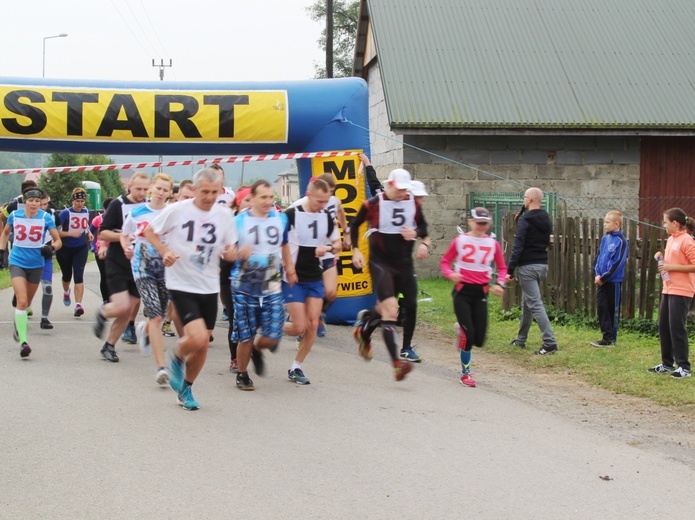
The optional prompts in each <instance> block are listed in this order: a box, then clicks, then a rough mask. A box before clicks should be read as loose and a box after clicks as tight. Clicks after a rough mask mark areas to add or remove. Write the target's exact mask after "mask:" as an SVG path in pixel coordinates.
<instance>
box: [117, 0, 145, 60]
mask: <svg viewBox="0 0 695 520" xmlns="http://www.w3.org/2000/svg"><path fill="white" fill-rule="evenodd" d="M110 2H111V5H113V8H114V9H115V10H116V12H117V13H118V16H120V17H121V20H123V23H124V24H125V25H126V27H127V28H128V30H129V31H130V34H132V35H133V38H135V41H136V42H138V45H140V47H141V48H142V50H143V51H144V52H145V54H146V55H148V56H149V55H150V51H148V50H147V49H146V48H145V46H144V45H143V44H142V42H141V41H140V38H138V36H137V35H136V34H135V32H134V31H133V29H132V27H130V24H129V23H128V20H126V19H125V17H124V16H123V14H122V13H121V11H120V9H118V6H117V5H116V4H115V3H114V1H113V0H110ZM150 45H151V44H150Z"/></svg>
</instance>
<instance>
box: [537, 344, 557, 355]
mask: <svg viewBox="0 0 695 520" xmlns="http://www.w3.org/2000/svg"><path fill="white" fill-rule="evenodd" d="M555 352H557V347H547V346H545V345H543V346H542V347H541V348H540V349H539V350H536V351H535V352H534V354H537V355H539V356H547V355H550V354H555Z"/></svg>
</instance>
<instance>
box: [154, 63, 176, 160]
mask: <svg viewBox="0 0 695 520" xmlns="http://www.w3.org/2000/svg"><path fill="white" fill-rule="evenodd" d="M172 65H173V63H172V61H171V58H169V65H167V64H165V63H164V59H163V58H160V61H159V65H157V64H155V62H154V58H152V66H153V67H159V81H164V69H165V68H167V67H171V66H172ZM159 162H160V163H161V162H162V156H161V155H160V156H159ZM159 172H160V173H161V172H162V165H161V164H160V165H159Z"/></svg>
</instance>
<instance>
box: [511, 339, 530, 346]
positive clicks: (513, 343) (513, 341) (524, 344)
mask: <svg viewBox="0 0 695 520" xmlns="http://www.w3.org/2000/svg"><path fill="white" fill-rule="evenodd" d="M509 344H510V345H512V346H514V347H519V348H526V343H523V342H521V341H519V340H518V339H513V340H511V341H510V342H509Z"/></svg>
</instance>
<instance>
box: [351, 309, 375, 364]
mask: <svg viewBox="0 0 695 520" xmlns="http://www.w3.org/2000/svg"><path fill="white" fill-rule="evenodd" d="M367 312H369V311H368V310H367V309H363V310H361V311H360V312H359V313H357V321H356V322H355V330H354V332H353V333H352V336H353V337H354V338H355V341H356V342H357V344H358V345H359V353H360V356H362V357H363V358H364V359H366V360H367V361H371V359H372V342H371V341H370V340H368V339H365V338H364V327H365V325H366V323H365V322H364V318H365V316H366V314H367Z"/></svg>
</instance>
